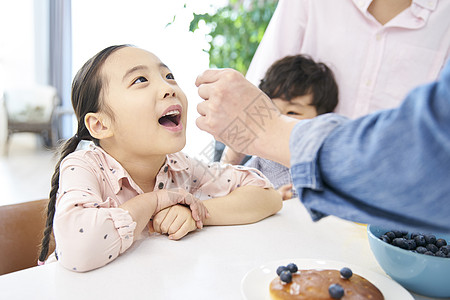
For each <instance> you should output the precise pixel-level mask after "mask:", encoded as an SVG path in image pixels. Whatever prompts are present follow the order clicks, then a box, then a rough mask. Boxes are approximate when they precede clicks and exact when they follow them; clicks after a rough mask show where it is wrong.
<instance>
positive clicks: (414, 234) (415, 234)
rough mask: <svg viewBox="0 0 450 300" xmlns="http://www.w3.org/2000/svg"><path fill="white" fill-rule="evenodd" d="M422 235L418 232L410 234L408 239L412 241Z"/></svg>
mask: <svg viewBox="0 0 450 300" xmlns="http://www.w3.org/2000/svg"><path fill="white" fill-rule="evenodd" d="M419 235H422V234H420V233H419V232H411V235H410V239H412V240H413V239H414V238H415V237H416V236H419Z"/></svg>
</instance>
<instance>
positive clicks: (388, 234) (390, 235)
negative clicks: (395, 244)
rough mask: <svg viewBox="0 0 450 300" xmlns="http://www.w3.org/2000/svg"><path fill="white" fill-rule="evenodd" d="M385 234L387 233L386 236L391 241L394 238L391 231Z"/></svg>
mask: <svg viewBox="0 0 450 300" xmlns="http://www.w3.org/2000/svg"><path fill="white" fill-rule="evenodd" d="M385 235H387V237H388V238H389V239H390V240H391V241H393V240H394V239H395V238H396V236H395V234H394V233H393V232H392V231H388V232H386V233H385Z"/></svg>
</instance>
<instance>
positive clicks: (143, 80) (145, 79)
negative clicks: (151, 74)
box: [133, 76, 148, 84]
mask: <svg viewBox="0 0 450 300" xmlns="http://www.w3.org/2000/svg"><path fill="white" fill-rule="evenodd" d="M147 81H148V80H147V78H145V77H144V76H140V77H139V78H138V79H136V80H135V81H133V84H136V83H143V82H147Z"/></svg>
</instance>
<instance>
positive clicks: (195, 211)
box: [153, 189, 209, 228]
mask: <svg viewBox="0 0 450 300" xmlns="http://www.w3.org/2000/svg"><path fill="white" fill-rule="evenodd" d="M154 193H155V194H156V199H157V203H156V209H155V213H154V214H153V215H155V214H157V213H158V212H160V211H161V210H163V209H165V208H168V207H170V206H173V205H175V204H185V205H188V206H189V208H190V210H191V214H192V218H193V219H194V220H195V222H196V225H197V228H203V221H204V220H205V219H206V218H208V217H209V213H208V210H207V209H206V207H205V205H203V203H202V202H201V201H200V200H199V199H197V198H195V197H194V196H193V195H192V194H190V193H188V192H186V191H185V190H183V189H173V190H159V191H156V192H154Z"/></svg>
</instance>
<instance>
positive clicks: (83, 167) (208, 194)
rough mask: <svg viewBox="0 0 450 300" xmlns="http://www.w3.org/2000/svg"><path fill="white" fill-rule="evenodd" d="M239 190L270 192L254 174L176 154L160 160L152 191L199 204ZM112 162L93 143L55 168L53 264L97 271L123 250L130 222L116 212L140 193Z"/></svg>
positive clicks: (130, 233)
mask: <svg viewBox="0 0 450 300" xmlns="http://www.w3.org/2000/svg"><path fill="white" fill-rule="evenodd" d="M244 185H253V186H259V187H262V188H269V187H272V185H271V184H270V182H269V181H268V180H267V179H266V178H265V177H264V175H262V173H261V172H259V171H258V170H255V169H251V168H246V167H243V166H231V165H220V164H218V163H212V164H205V163H202V162H200V161H197V160H196V159H193V158H190V157H188V156H187V155H185V154H183V153H181V152H179V153H175V154H169V155H167V156H166V162H165V164H164V165H163V166H162V167H161V170H160V172H159V173H158V175H157V177H156V183H155V188H154V189H155V190H158V189H163V188H164V189H179V188H183V189H185V190H186V191H188V192H189V193H191V194H192V195H193V196H195V197H197V198H198V199H200V200H205V199H209V198H215V197H221V196H225V195H228V194H229V193H230V192H232V191H233V190H235V189H236V188H238V187H240V186H244ZM142 193H143V191H142V190H141V188H140V187H139V186H138V185H137V184H136V183H135V182H134V181H133V179H132V178H131V177H130V175H129V174H128V173H127V171H126V170H125V169H124V168H123V167H122V166H121V165H120V163H119V162H117V161H116V160H115V159H114V158H113V157H111V156H110V155H109V154H107V153H106V152H105V151H103V150H102V149H101V148H100V147H97V146H95V145H94V144H90V145H89V149H87V150H79V151H75V152H74V153H71V154H70V155H68V156H67V157H66V158H65V159H64V160H63V161H62V162H61V165H60V186H59V191H58V196H57V200H56V212H55V218H54V233H55V239H56V254H57V257H58V260H59V262H60V263H61V264H62V265H63V266H64V267H66V268H68V269H71V270H74V271H87V270H91V269H94V268H98V267H101V266H103V265H105V264H107V263H108V262H110V261H112V260H114V259H115V258H116V257H117V256H118V255H119V254H120V253H123V252H124V251H125V250H127V249H128V248H129V247H130V246H131V244H132V242H133V238H134V236H133V233H134V229H135V228H136V223H135V222H134V221H133V220H132V218H131V216H130V214H129V213H128V212H127V211H125V210H123V209H121V208H119V206H120V205H121V204H123V203H124V202H126V201H127V200H129V199H131V198H133V197H135V196H137V195H139V194H142Z"/></svg>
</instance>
